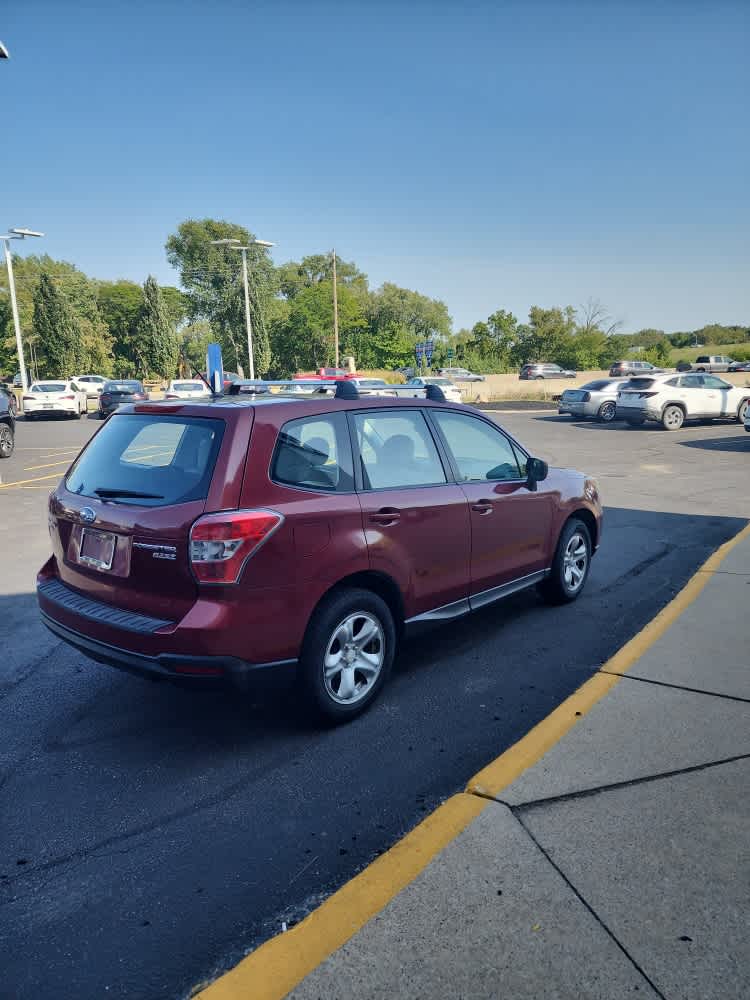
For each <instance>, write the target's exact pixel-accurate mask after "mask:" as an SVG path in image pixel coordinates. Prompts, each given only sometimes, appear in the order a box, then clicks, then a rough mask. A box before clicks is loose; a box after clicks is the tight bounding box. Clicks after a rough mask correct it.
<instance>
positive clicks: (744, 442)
mask: <svg viewBox="0 0 750 1000" xmlns="http://www.w3.org/2000/svg"><path fill="white" fill-rule="evenodd" d="M680 444H681V445H682V446H683V447H684V448H702V449H703V450H705V451H739V452H745V453H748V452H750V434H744V433H740V434H735V435H734V436H733V437H721V438H703V439H702V440H700V441H680Z"/></svg>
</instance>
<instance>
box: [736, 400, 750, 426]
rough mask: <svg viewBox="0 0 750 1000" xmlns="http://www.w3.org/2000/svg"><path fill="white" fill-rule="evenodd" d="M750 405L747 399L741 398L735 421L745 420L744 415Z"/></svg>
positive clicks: (741, 422)
mask: <svg viewBox="0 0 750 1000" xmlns="http://www.w3.org/2000/svg"><path fill="white" fill-rule="evenodd" d="M749 405H750V403H748V400H746V399H743V400H742V402H741V403H740V408H739V410H737V422H738V423H740V424H743V423H744V422H745V416H746V414H747V408H748V406H749Z"/></svg>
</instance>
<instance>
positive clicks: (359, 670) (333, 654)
mask: <svg viewBox="0 0 750 1000" xmlns="http://www.w3.org/2000/svg"><path fill="white" fill-rule="evenodd" d="M395 650H396V627H395V624H394V621H393V615H392V614H391V611H390V609H389V607H388V605H387V604H386V603H385V601H384V600H383V599H382V598H380V597H378V595H377V594H374V593H372V591H369V590H362V589H359V588H346V589H342V590H338V591H333V592H332V593H331V594H329V595H328V597H326V598H324V599H323V601H322V602H321V604H320V605H319V607H318V608H317V610H316V611H315V613H314V615H313V617H312V619H311V620H310V624H309V625H308V628H307V634H306V635H305V640H304V642H303V644H302V654H301V656H300V661H299V668H300V681H301V684H302V689H303V692H304V695H305V700H306V702H307V705H308V707H309V708H310V709H312V711H313V712H314V714H315V715H317V716H318V717H322V718H324V719H326V720H327V721H329V722H334V723H339V722H347V721H348V720H349V719H353V718H354V717H355V716H357V715H359V714H360V713H361V712H363V711H364V710H365V709H366V708H367V707H368V706H369V705H370V704H371V703H372V702H373V701H374V700H375V698H376V697H377V696H378V694H379V692H380V689H381V688H382V687H383V685H384V684H385V682H386V679H387V677H388V673H389V672H390V669H391V665H392V663H393V656H394V653H395Z"/></svg>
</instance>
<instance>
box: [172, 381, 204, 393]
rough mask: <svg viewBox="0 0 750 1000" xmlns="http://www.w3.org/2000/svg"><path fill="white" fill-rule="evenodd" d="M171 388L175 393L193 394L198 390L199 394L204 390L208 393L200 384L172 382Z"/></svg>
mask: <svg viewBox="0 0 750 1000" xmlns="http://www.w3.org/2000/svg"><path fill="white" fill-rule="evenodd" d="M172 388H173V389H176V390H177V392H195V391H196V390H200V391H201V392H203V391H204V390H205V391H206V392H208V389H207V388H206V386H205V385H204V384H203V383H202V382H173V383H172Z"/></svg>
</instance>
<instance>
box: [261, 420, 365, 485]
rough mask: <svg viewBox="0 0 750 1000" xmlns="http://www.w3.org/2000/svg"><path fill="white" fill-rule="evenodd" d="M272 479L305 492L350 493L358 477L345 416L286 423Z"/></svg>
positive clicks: (273, 460) (275, 455) (276, 451)
mask: <svg viewBox="0 0 750 1000" xmlns="http://www.w3.org/2000/svg"><path fill="white" fill-rule="evenodd" d="M271 479H273V480H274V481H275V482H277V483H283V484H284V485H285V486H297V487H299V488H300V489H305V490H315V491H317V490H326V491H328V492H336V493H350V492H351V491H352V490H353V489H354V477H353V474H352V457H351V445H350V442H349V433H348V430H347V426H346V417H345V416H344V415H343V413H334V414H322V415H320V416H314V417H302V418H300V419H299V420H290V421H289V423H288V424H284V426H283V427H282V428H281V432H280V434H279V439H278V441H277V442H276V449H275V451H274V455H273V459H272V461H271Z"/></svg>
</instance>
